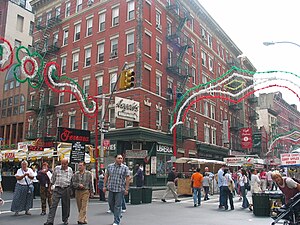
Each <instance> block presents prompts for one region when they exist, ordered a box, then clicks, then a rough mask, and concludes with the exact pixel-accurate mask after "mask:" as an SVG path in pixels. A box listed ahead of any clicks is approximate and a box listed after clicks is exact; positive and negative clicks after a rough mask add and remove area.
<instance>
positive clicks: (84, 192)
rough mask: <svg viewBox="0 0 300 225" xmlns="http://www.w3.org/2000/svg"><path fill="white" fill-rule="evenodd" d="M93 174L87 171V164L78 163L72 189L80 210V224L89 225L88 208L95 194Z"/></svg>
mask: <svg viewBox="0 0 300 225" xmlns="http://www.w3.org/2000/svg"><path fill="white" fill-rule="evenodd" d="M92 179H93V177H92V173H91V172H90V171H88V170H86V165H85V162H83V161H82V162H79V163H78V171H77V172H76V173H75V174H74V175H73V177H72V187H73V189H74V190H75V199H76V203H77V208H78V212H79V215H78V221H77V223H78V224H87V223H88V222H87V217H86V213H87V207H88V202H89V198H90V196H92V195H93V194H94V193H93V184H92Z"/></svg>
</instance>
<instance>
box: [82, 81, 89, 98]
mask: <svg viewBox="0 0 300 225" xmlns="http://www.w3.org/2000/svg"><path fill="white" fill-rule="evenodd" d="M83 91H84V94H85V96H88V94H89V91H90V79H85V80H83Z"/></svg>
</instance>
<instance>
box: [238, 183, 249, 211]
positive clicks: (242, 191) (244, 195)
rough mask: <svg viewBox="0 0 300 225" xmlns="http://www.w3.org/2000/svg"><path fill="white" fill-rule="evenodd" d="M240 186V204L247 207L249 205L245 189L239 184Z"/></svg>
mask: <svg viewBox="0 0 300 225" xmlns="http://www.w3.org/2000/svg"><path fill="white" fill-rule="evenodd" d="M240 188H241V194H242V197H243V204H242V207H243V208H248V207H249V202H248V199H247V197H246V189H245V186H240Z"/></svg>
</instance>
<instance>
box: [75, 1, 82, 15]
mask: <svg viewBox="0 0 300 225" xmlns="http://www.w3.org/2000/svg"><path fill="white" fill-rule="evenodd" d="M81 9H82V0H77V2H76V12H79V11H80V10H81Z"/></svg>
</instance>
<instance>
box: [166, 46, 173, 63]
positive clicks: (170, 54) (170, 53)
mask: <svg viewBox="0 0 300 225" xmlns="http://www.w3.org/2000/svg"><path fill="white" fill-rule="evenodd" d="M167 65H168V66H172V51H171V50H170V49H168V59H167Z"/></svg>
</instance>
